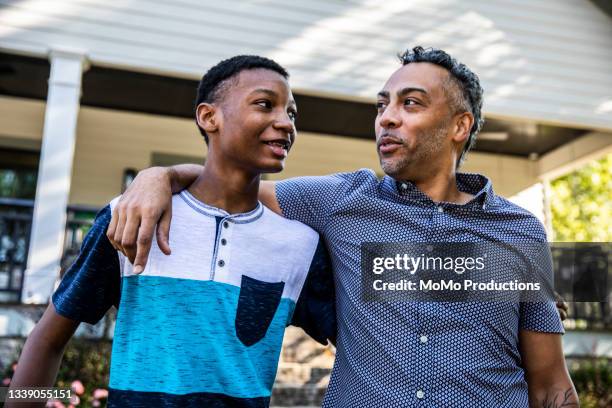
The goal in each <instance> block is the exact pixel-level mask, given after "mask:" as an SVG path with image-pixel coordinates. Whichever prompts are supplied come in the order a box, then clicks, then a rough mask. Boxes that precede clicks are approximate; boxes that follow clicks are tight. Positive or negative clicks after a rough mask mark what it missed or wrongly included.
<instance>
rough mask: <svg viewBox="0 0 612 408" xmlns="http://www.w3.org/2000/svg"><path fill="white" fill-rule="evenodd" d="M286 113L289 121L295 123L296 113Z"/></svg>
mask: <svg viewBox="0 0 612 408" xmlns="http://www.w3.org/2000/svg"><path fill="white" fill-rule="evenodd" d="M287 113H288V114H289V119H291V121H293V122H295V120H296V119H297V112H296V111H289V112H287Z"/></svg>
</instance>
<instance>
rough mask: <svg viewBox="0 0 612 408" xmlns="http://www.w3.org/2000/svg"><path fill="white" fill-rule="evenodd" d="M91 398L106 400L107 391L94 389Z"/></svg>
mask: <svg viewBox="0 0 612 408" xmlns="http://www.w3.org/2000/svg"><path fill="white" fill-rule="evenodd" d="M93 397H94V398H95V399H106V398H108V390H105V389H104V388H96V389H95V390H94V392H93Z"/></svg>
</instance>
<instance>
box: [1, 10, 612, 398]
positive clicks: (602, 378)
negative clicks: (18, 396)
mask: <svg viewBox="0 0 612 408" xmlns="http://www.w3.org/2000/svg"><path fill="white" fill-rule="evenodd" d="M415 45H422V46H425V47H428V46H433V47H439V48H442V49H444V50H446V51H447V52H449V53H451V54H452V55H453V56H455V57H457V58H458V59H459V60H461V61H462V62H464V63H466V64H467V65H468V66H470V67H471V68H472V69H473V70H474V71H475V72H476V73H477V74H478V75H479V76H480V79H481V82H482V84H483V87H484V89H485V104H484V111H485V116H486V124H485V126H484V129H483V131H482V132H481V134H480V136H479V139H478V142H477V144H476V147H475V149H474V151H473V152H472V153H471V154H470V155H469V156H468V160H467V162H466V164H465V165H464V168H463V170H464V171H468V172H479V173H483V174H485V175H487V176H488V177H490V178H491V179H492V181H493V185H494V187H495V190H496V192H497V193H498V194H500V195H502V196H505V197H507V198H509V199H511V200H512V201H514V202H516V203H517V204H519V205H521V206H523V207H525V208H527V209H528V210H529V211H531V212H533V213H534V214H535V215H536V216H537V217H538V218H540V219H541V221H542V222H543V223H544V225H545V226H546V229H547V232H548V235H549V240H550V241H559V242H609V241H610V238H611V237H612V204H611V203H612V193H611V191H612V176H611V175H612V71H611V68H612V2H611V1H609V0H540V1H537V2H534V1H529V0H495V1H476V0H461V1H459V0H411V1H405V0H385V1H368V0H312V1H297V2H285V1H280V0H251V1H247V0H243V1H233V2H219V1H208V0H115V1H112V2H109V1H103V0H0V374H2V375H3V376H2V377H1V378H2V379H3V380H2V381H3V384H4V385H7V384H9V383H10V378H11V375H12V371H13V369H14V367H13V364H14V362H15V359H16V358H17V356H18V353H19V351H20V349H21V346H22V345H23V342H24V340H25V337H27V335H28V333H29V331H30V330H31V329H32V327H33V325H34V324H35V322H36V321H37V320H38V318H39V317H40V315H41V314H42V311H43V310H44V308H45V304H46V303H47V301H48V299H49V296H50V294H51V293H52V292H53V290H54V287H55V285H56V284H57V282H58V279H59V278H60V276H61V273H62V272H63V270H64V269H65V268H66V266H67V265H69V264H70V262H71V260H72V259H74V257H75V255H76V254H77V253H78V250H79V246H80V243H81V241H82V239H83V236H84V234H85V233H86V232H87V230H88V227H89V225H91V222H92V220H93V216H94V215H95V213H96V211H97V210H98V209H100V208H102V207H103V206H104V205H105V204H106V203H108V202H109V201H110V200H111V199H112V198H113V197H115V196H117V195H119V194H121V192H122V191H123V189H124V188H125V187H126V186H127V185H129V183H130V181H131V180H132V179H133V178H134V177H135V175H136V174H137V172H138V171H139V170H141V169H143V168H146V167H149V166H155V165H163V166H166V165H171V164H175V163H185V162H193V163H203V162H204V160H205V157H206V151H205V145H204V142H203V140H202V137H201V136H200V135H199V133H198V131H197V128H196V126H195V123H194V121H193V118H192V116H193V106H192V105H193V101H194V98H195V90H196V86H197V83H198V80H199V78H200V77H201V76H202V75H203V73H204V72H205V71H206V70H207V69H208V68H210V67H211V66H212V65H214V64H216V63H217V62H218V61H220V60H221V59H224V58H227V57H231V56H233V55H237V54H259V55H263V56H266V57H270V58H273V59H275V60H276V61H277V62H279V63H280V64H281V65H283V66H285V67H286V68H287V69H288V70H289V72H290V74H291V78H290V82H291V85H292V87H293V90H294V95H295V98H296V101H297V103H298V109H299V115H298V121H297V127H298V130H299V135H298V140H297V143H296V145H295V147H294V149H293V150H292V153H291V157H290V160H289V161H288V164H287V168H286V170H285V171H284V172H283V173H281V174H278V175H273V176H270V178H271V179H276V178H285V177H293V176H300V175H316V174H328V173H333V172H338V171H352V170H356V169H358V168H362V167H370V168H373V169H375V170H376V171H377V172H379V173H381V170H380V168H379V165H378V161H377V158H376V151H375V147H374V143H373V135H374V133H373V123H374V117H375V115H376V112H375V109H374V102H375V96H376V93H377V92H378V91H379V90H380V88H381V87H382V86H383V84H384V82H385V81H386V79H387V77H388V76H389V75H390V74H391V73H392V72H393V71H394V70H395V69H397V67H398V66H399V63H398V60H397V53H398V52H402V51H403V50H405V49H406V48H408V47H413V46H415ZM329 199H330V200H333V199H335V198H334V197H330V198H329ZM606 256H607V264H606V265H610V264H611V263H612V262H611V261H612V255H611V254H610V252H609V251H608V252H607V255H606ZM607 268H608V269H607V270H608V273H609V272H610V269H609V266H607ZM604 273H605V270H604ZM609 286H610V285H609V284H608V288H609ZM565 295H567V296H570V297H569V298H568V299H570V300H571V294H564V296H565ZM607 296H608V297H607V301H606V302H598V303H595V302H573V303H570V317H569V319H568V320H567V321H566V322H565V325H566V329H567V333H566V335H565V336H564V339H563V340H564V350H565V354H566V357H567V360H568V363H569V367H570V370H571V373H572V377H573V379H574V382H575V384H576V386H577V388H578V390H579V393H580V395H581V400H582V404H583V406H584V407H605V406H612V391H611V389H612V368H611V367H612V364H611V362H612V317H611V316H612V315H611V313H610V305H611V303H610V302H611V301H610V294H609V292H608V294H607ZM113 321H114V312H110V313H109V314H108V315H107V316H106V318H105V319H104V321H102V322H100V323H99V324H98V325H96V326H89V325H82V326H81V328H80V329H79V332H78V338H76V339H75V340H73V342H72V344H71V346H70V348H69V350H68V351H67V354H66V358H65V361H64V364H63V366H62V369H61V372H60V376H59V379H58V384H59V385H63V386H65V385H71V384H72V385H73V387H74V389H75V390H78V391H80V402H77V401H74V402H75V404H73V405H79V406H103V405H104V388H105V386H106V384H107V381H108V367H109V365H108V356H109V350H110V344H111V339H112V332H113ZM333 359H334V350H333V348H325V347H320V346H318V345H317V344H316V343H314V342H313V341H312V340H309V339H308V338H307V337H306V336H305V335H304V334H303V332H301V331H300V330H298V329H289V330H288V332H287V335H286V338H285V344H284V349H283V354H282V358H281V364H280V367H279V372H278V376H277V382H276V384H275V389H274V397H273V405H274V406H278V407H280V406H284V407H290V406H303V407H306V406H317V405H319V404H320V401H321V398H322V395H323V393H324V391H325V387H326V385H327V381H328V379H329V373H330V371H331V367H332V364H333ZM94 394H95V395H94Z"/></svg>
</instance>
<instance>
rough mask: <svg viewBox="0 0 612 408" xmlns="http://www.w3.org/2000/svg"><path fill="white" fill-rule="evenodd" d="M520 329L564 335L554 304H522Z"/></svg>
mask: <svg viewBox="0 0 612 408" xmlns="http://www.w3.org/2000/svg"><path fill="white" fill-rule="evenodd" d="M520 316H521V318H520V328H521V329H522V330H529V331H535V332H543V333H560V334H563V333H565V330H564V329H563V323H561V317H560V316H559V311H558V310H557V306H556V305H555V302H524V303H521V308H520Z"/></svg>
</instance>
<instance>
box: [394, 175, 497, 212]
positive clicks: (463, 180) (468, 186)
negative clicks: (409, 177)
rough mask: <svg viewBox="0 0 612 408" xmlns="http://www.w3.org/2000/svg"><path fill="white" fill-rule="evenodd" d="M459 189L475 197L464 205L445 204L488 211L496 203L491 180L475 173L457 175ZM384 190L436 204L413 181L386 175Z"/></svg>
mask: <svg viewBox="0 0 612 408" xmlns="http://www.w3.org/2000/svg"><path fill="white" fill-rule="evenodd" d="M456 178H457V188H458V189H459V191H463V192H465V193H468V194H471V195H473V196H474V197H473V198H472V199H471V200H470V201H469V202H468V203H466V204H464V205H457V204H453V203H443V204H449V205H456V206H460V207H462V208H478V207H480V208H482V209H487V208H488V207H490V206H491V205H493V203H494V201H495V193H494V191H493V185H492V184H491V180H489V179H488V178H487V177H485V176H483V175H481V174H474V173H457V175H456ZM382 183H383V189H384V190H386V191H387V192H392V193H393V194H396V195H399V196H401V197H404V198H406V199H409V200H416V201H419V202H421V203H424V204H434V202H433V201H432V200H431V199H430V198H429V197H428V196H427V195H426V194H425V193H423V192H422V191H421V190H419V189H418V188H417V186H416V185H415V184H414V183H413V182H411V181H397V180H395V179H394V178H392V177H390V176H388V175H385V177H384V179H383V181H382Z"/></svg>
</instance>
